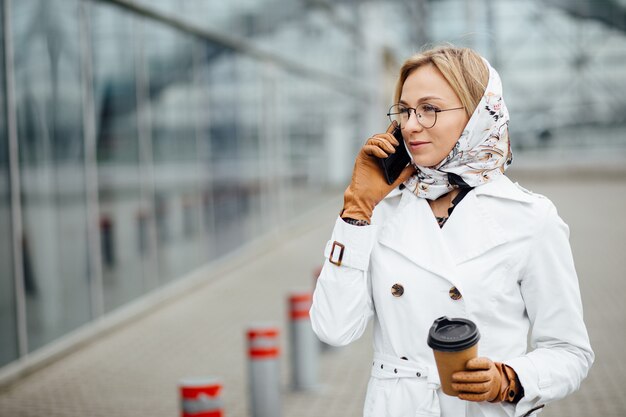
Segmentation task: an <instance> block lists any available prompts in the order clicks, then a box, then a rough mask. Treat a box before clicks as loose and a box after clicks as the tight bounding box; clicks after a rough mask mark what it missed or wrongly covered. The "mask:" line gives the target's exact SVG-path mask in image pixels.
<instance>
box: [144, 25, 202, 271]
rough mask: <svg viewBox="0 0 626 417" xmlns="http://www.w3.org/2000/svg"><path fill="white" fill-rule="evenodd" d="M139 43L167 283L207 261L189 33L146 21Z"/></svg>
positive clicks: (159, 238) (192, 47)
mask: <svg viewBox="0 0 626 417" xmlns="http://www.w3.org/2000/svg"><path fill="white" fill-rule="evenodd" d="M143 43H144V45H145V63H146V72H147V79H148V86H147V89H148V92H149V95H148V99H149V103H148V105H149V108H150V119H151V128H152V129H151V133H152V149H153V159H154V173H155V177H154V185H155V214H156V225H157V228H156V229H157V247H158V259H159V280H160V282H167V281H170V280H172V279H175V278H179V277H180V276H182V275H183V274H185V273H187V272H189V271H191V270H192V269H193V268H195V267H196V266H198V265H200V264H201V263H202V262H203V260H205V259H206V255H205V254H203V253H202V249H201V248H202V241H203V240H204V238H203V236H202V234H201V233H199V231H200V224H201V222H202V219H201V216H202V210H203V209H202V197H201V194H200V190H199V184H200V178H201V176H202V170H201V166H200V165H199V163H198V161H199V159H198V146H197V139H198V126H197V124H196V113H195V108H196V104H195V103H196V102H197V98H198V95H199V94H200V93H201V92H200V91H198V90H197V89H196V88H195V85H194V73H193V68H194V59H195V58H194V54H195V45H196V43H195V42H194V41H193V38H192V37H189V36H183V35H182V34H180V33H179V32H177V31H174V30H172V29H170V28H167V27H164V26H162V25H160V24H158V23H151V22H150V23H149V22H146V24H145V30H144V39H143Z"/></svg>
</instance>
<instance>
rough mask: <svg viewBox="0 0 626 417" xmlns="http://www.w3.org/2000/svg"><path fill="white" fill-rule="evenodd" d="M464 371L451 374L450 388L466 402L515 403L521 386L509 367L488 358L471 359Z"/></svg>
mask: <svg viewBox="0 0 626 417" xmlns="http://www.w3.org/2000/svg"><path fill="white" fill-rule="evenodd" d="M465 368H466V371H461V372H455V373H454V374H452V381H453V383H452V388H454V389H455V390H457V391H459V398H460V399H462V400H466V401H490V402H494V403H496V402H500V401H508V402H517V401H518V400H519V398H520V397H521V395H519V394H520V392H519V391H520V390H521V384H520V383H519V380H518V379H517V374H516V373H515V371H514V370H513V368H511V367H510V366H507V365H505V364H503V363H500V362H493V361H492V360H491V359H488V358H473V359H470V360H469V361H467V363H466V364H465Z"/></svg>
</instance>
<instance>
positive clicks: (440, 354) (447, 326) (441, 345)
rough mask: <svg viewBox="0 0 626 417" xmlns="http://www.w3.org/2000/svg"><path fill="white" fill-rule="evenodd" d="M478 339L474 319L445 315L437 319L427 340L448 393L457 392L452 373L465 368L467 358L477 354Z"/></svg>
mask: <svg viewBox="0 0 626 417" xmlns="http://www.w3.org/2000/svg"><path fill="white" fill-rule="evenodd" d="M478 339H480V333H479V332H478V327H476V324H474V322H472V321H471V320H468V319H459V318H448V317H446V316H443V317H439V318H438V319H437V320H435V321H434V323H433V325H432V327H431V328H430V331H429V332H428V341H427V342H428V346H430V347H431V348H432V349H433V353H434V354H435V361H436V362H437V370H438V371H439V379H440V380H441V389H442V390H443V392H444V393H445V394H448V395H453V396H456V395H457V394H458V392H457V391H455V390H454V389H452V374H453V373H455V372H458V371H463V370H465V364H466V363H467V361H468V360H470V359H472V358H475V357H476V356H477V355H478Z"/></svg>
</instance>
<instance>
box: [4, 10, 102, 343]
mask: <svg viewBox="0 0 626 417" xmlns="http://www.w3.org/2000/svg"><path fill="white" fill-rule="evenodd" d="M12 10H13V15H12V16H11V19H12V23H13V32H12V37H13V49H14V51H15V59H14V66H15V83H16V85H15V90H16V103H15V104H16V109H17V118H18V135H19V146H20V168H21V172H20V174H21V185H22V190H21V192H22V196H21V197H22V207H23V218H24V237H23V239H24V244H23V246H24V275H25V277H24V278H25V288H26V306H27V323H28V338H29V349H30V350H33V349H36V348H38V347H40V346H42V345H44V344H45V343H48V342H50V341H51V340H53V339H56V338H58V337H59V336H61V335H63V334H65V333H67V332H69V331H70V330H72V329H74V328H76V327H78V326H79V325H80V324H83V323H85V322H86V321H88V320H89V319H90V316H91V314H90V298H89V270H88V262H87V256H88V253H87V238H86V236H87V228H86V224H87V219H86V196H85V175H84V149H83V148H84V146H83V143H84V141H83V126H82V101H81V71H80V51H79V39H80V36H79V23H78V2H77V1H76V0H63V1H55V2H51V1H48V0H23V1H18V2H13V9H12ZM60 242H62V244H60Z"/></svg>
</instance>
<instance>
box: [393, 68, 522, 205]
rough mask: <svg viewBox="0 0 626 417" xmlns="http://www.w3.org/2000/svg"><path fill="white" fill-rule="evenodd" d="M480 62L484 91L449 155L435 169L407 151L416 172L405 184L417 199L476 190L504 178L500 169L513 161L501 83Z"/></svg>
mask: <svg viewBox="0 0 626 417" xmlns="http://www.w3.org/2000/svg"><path fill="white" fill-rule="evenodd" d="M483 61H484V62H485V64H486V65H487V68H488V69H489V82H488V83H487V88H485V93H484V95H483V97H482V99H481V100H480V102H479V103H478V106H476V110H474V113H473V114H472V117H470V120H469V121H468V122H467V125H466V126H465V129H463V133H461V137H460V138H459V140H458V141H457V143H456V145H454V148H453V149H452V151H450V154H449V155H448V156H447V157H446V158H444V159H443V161H441V162H440V163H439V164H437V165H436V166H434V167H423V166H419V165H416V164H415V163H414V161H413V156H412V155H411V153H410V152H409V155H411V162H412V163H413V164H414V165H415V167H416V168H417V173H416V174H415V175H414V176H412V177H411V178H409V179H408V180H407V181H406V182H405V183H404V185H406V187H407V188H408V189H409V190H411V191H413V193H415V195H417V196H418V197H422V198H427V199H429V200H435V199H437V198H438V197H440V196H442V195H444V194H446V193H447V192H449V191H451V190H452V189H454V188H458V187H459V186H466V185H467V186H470V187H477V186H479V185H482V184H485V183H487V182H489V181H491V180H494V179H496V178H498V177H499V176H501V175H503V173H502V170H501V169H500V168H501V167H504V169H506V168H508V166H509V165H510V164H511V162H512V159H513V154H512V153H511V146H510V143H509V130H508V125H509V112H508V110H507V108H506V105H505V104H504V100H503V98H502V82H501V81H500V76H499V75H498V72H497V71H496V70H495V69H493V68H492V67H491V65H490V64H489V62H487V60H486V59H484V58H483ZM405 146H406V143H405ZM407 150H408V149H407ZM448 174H453V175H451V176H449V175H448ZM455 174H456V175H455ZM450 177H452V183H450V179H451V178H450Z"/></svg>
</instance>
